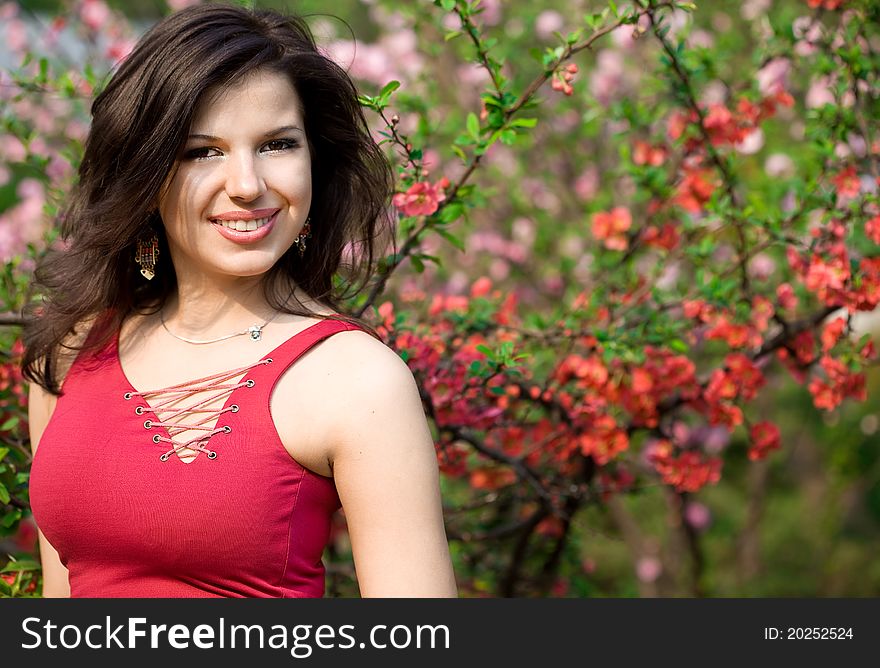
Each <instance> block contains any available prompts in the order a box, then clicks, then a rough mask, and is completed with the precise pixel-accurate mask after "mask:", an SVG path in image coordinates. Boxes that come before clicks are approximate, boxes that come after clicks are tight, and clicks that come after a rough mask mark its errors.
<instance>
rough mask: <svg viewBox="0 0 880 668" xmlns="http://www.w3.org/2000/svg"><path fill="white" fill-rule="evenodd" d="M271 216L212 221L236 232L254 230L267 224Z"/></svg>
mask: <svg viewBox="0 0 880 668" xmlns="http://www.w3.org/2000/svg"><path fill="white" fill-rule="evenodd" d="M273 215H274V214H273ZM270 218H272V216H266V217H265V218H257V219H256V220H212V221H211V222H212V223H214V224H215V225H221V226H222V227H225V228H226V229H229V230H235V231H236V232H254V231H255V230H258V229H260V228H261V227H263V226H264V225H266V224H267V223H268V222H269V219H270Z"/></svg>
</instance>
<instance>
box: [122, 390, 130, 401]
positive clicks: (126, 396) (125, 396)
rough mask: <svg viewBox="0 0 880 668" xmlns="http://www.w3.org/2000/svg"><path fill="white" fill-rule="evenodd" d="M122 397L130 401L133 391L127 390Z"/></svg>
mask: <svg viewBox="0 0 880 668" xmlns="http://www.w3.org/2000/svg"><path fill="white" fill-rule="evenodd" d="M122 398H123V399H125V400H126V401H128V400H129V399H131V392H126V393H125V394H123V395H122Z"/></svg>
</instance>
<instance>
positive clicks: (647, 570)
mask: <svg viewBox="0 0 880 668" xmlns="http://www.w3.org/2000/svg"><path fill="white" fill-rule="evenodd" d="M662 572H663V565H662V564H661V563H660V560H659V559H657V557H642V558H641V559H639V561H638V563H637V564H636V577H638V579H639V580H641V581H642V582H654V581H655V580H656V579H657V578H659V577H660V574H661V573H662Z"/></svg>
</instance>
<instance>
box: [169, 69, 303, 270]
mask: <svg viewBox="0 0 880 668" xmlns="http://www.w3.org/2000/svg"><path fill="white" fill-rule="evenodd" d="M301 109H302V106H301V102H300V99H299V95H297V92H296V90H295V89H294V88H293V85H292V84H291V83H290V80H289V79H288V78H287V77H285V76H284V75H282V74H278V73H276V72H271V71H263V70H259V71H256V72H254V73H252V74H249V75H248V76H247V77H245V78H244V79H242V80H241V81H239V82H237V83H235V84H232V85H230V86H227V87H224V88H220V89H217V90H216V91H211V92H210V93H209V94H207V95H205V96H204V99H203V100H202V101H201V102H200V103H199V105H198V107H197V109H196V114H195V117H194V118H193V123H192V127H191V128H190V133H189V137H188V139H187V140H186V144H185V145H184V147H183V150H182V151H181V153H180V155H179V156H178V162H177V171H176V172H175V173H174V175H173V178H171V180H170V181H169V182H168V183H166V186H165V188H163V192H162V195H161V196H160V199H159V212H160V214H161V216H162V221H163V223H164V225H165V232H166V235H167V237H168V245H169V247H170V251H171V259H172V261H173V262H174V266H175V270H176V272H177V274H178V278H181V277H182V274H185V273H186V272H195V273H196V274H201V275H204V276H206V277H217V278H229V277H249V276H259V275H260V274H263V273H265V272H266V271H268V270H269V269H270V268H271V267H272V266H273V265H274V264H275V263H276V262H277V261H278V259H279V258H280V257H281V256H282V255H283V254H284V253H285V252H286V251H287V250H288V249H289V248H290V246H291V244H292V243H293V240H294V239H295V238H296V237H297V235H298V234H299V233H300V230H302V227H303V225H304V224H305V221H306V218H307V216H308V213H309V206H310V204H311V198H312V178H311V158H310V155H309V148H308V143H307V142H306V135H305V126H304V123H303V114H302V110H301Z"/></svg>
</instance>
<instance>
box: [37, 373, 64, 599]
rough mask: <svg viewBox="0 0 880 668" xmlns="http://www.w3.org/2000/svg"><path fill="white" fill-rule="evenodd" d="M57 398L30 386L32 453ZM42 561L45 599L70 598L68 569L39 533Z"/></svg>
mask: <svg viewBox="0 0 880 668" xmlns="http://www.w3.org/2000/svg"><path fill="white" fill-rule="evenodd" d="M56 400H57V398H56V397H55V395H53V394H49V393H48V392H46V391H45V390H44V389H43V388H42V387H40V386H39V385H37V384H36V383H31V384H30V391H29V393H28V426H29V428H30V438H31V451H32V452H33V453H34V454H36V452H37V445H38V444H39V442H40V439H41V438H42V437H43V431H44V430H45V429H46V425H47V424H48V423H49V418H50V417H52V412H53V411H54V410H55V402H56ZM39 540H40V561H41V562H42V564H43V596H44V597H45V598H68V597H69V596H70V583H69V582H68V579H67V569H66V568H65V567H64V566H63V565H62V563H61V559H60V558H59V557H58V552H56V551H55V548H54V547H52V546H51V545H50V544H49V541H48V540H46V537H45V536H44V535H43V532H42V531H39Z"/></svg>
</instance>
